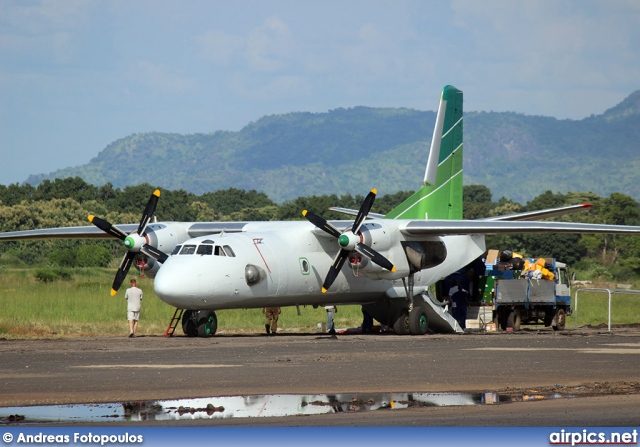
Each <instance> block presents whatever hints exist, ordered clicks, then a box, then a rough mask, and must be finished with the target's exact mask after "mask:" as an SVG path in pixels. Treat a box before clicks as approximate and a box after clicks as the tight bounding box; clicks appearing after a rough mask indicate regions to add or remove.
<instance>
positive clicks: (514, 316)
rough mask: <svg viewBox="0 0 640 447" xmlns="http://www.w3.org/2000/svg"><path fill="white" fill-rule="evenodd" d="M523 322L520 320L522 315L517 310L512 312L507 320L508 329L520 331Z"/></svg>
mask: <svg viewBox="0 0 640 447" xmlns="http://www.w3.org/2000/svg"><path fill="white" fill-rule="evenodd" d="M521 322H522V320H521V319H520V313H519V312H518V311H517V310H512V311H511V312H509V317H508V318H507V327H510V328H511V329H513V330H514V331H519V330H520V323H521Z"/></svg>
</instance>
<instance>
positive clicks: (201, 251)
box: [196, 245, 213, 255]
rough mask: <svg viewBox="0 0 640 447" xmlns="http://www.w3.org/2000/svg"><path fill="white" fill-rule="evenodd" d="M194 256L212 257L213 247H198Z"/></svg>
mask: <svg viewBox="0 0 640 447" xmlns="http://www.w3.org/2000/svg"><path fill="white" fill-rule="evenodd" d="M196 254H199V255H212V254H213V245H198V251H197V252H196Z"/></svg>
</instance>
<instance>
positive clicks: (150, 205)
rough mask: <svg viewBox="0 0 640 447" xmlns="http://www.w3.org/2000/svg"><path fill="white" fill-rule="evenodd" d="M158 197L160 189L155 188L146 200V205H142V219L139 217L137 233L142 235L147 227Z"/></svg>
mask: <svg viewBox="0 0 640 447" xmlns="http://www.w3.org/2000/svg"><path fill="white" fill-rule="evenodd" d="M159 198H160V190H159V189H156V190H155V191H153V194H151V197H150V198H149V201H148V202H147V206H145V207H144V211H143V212H142V219H140V225H138V234H139V235H140V236H142V234H143V233H144V230H145V229H146V228H147V224H148V223H149V221H150V220H151V217H152V216H153V213H155V211H156V206H157V205H158V199H159Z"/></svg>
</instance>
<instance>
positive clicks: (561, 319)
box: [553, 309, 567, 331]
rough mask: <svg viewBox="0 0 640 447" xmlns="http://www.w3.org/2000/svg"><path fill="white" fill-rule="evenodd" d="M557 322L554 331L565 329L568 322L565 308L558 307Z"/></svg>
mask: <svg viewBox="0 0 640 447" xmlns="http://www.w3.org/2000/svg"><path fill="white" fill-rule="evenodd" d="M555 320H556V324H555V325H554V326H553V330H554V331H564V325H565V323H566V322H567V313H566V312H565V311H564V309H558V311H557V312H556V318H555Z"/></svg>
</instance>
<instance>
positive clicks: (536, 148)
mask: <svg viewBox="0 0 640 447" xmlns="http://www.w3.org/2000/svg"><path fill="white" fill-rule="evenodd" d="M434 122H435V112H433V111H420V110H415V109H407V108H373V107H365V106H358V107H353V108H348V109H344V108H338V109H333V110H330V111H328V112H322V113H311V112H291V113H286V114H280V115H267V116H264V117H261V118H260V119H258V120H256V121H253V122H250V123H248V124H247V125H246V126H245V127H243V128H242V129H241V130H239V131H237V132H232V131H221V130H220V131H215V132H211V133H197V134H188V135H183V134H176V133H162V132H150V133H141V134H133V135H129V136H127V137H123V138H120V139H118V140H116V141H114V142H112V143H111V144H109V145H108V146H107V147H105V148H104V149H103V150H102V151H100V152H99V153H98V155H97V156H96V157H94V158H93V159H91V160H90V161H89V163H87V164H85V165H82V166H76V167H70V168H65V169H61V170H58V171H55V172H52V173H49V174H39V175H32V176H29V178H28V179H27V180H26V182H27V183H30V184H37V183H39V182H41V181H42V180H44V179H54V178H65V177H75V176H79V177H81V178H83V179H84V180H85V181H86V182H88V183H92V184H95V185H102V184H105V183H107V182H109V183H111V184H112V185H113V186H114V187H125V186H128V185H136V184H140V183H150V184H152V185H156V186H157V187H160V188H164V189H173V190H176V189H184V190H186V191H189V192H193V193H195V194H202V193H204V192H208V191H215V190H218V189H227V188H239V189H245V190H250V189H255V190H257V191H259V192H265V193H266V194H267V195H268V196H269V197H270V198H271V199H272V200H274V201H276V202H282V201H286V200H292V199H294V198H296V197H299V196H310V195H322V194H346V193H351V194H354V195H355V194H363V193H364V192H366V191H368V190H369V189H371V188H373V187H376V188H377V189H378V190H379V191H380V193H382V194H391V193H395V192H397V191H400V190H415V189H417V188H418V187H419V186H420V184H421V179H422V176H423V173H424V166H425V164H426V160H427V156H428V148H429V144H430V140H431V134H432V130H433V125H434ZM464 131H465V137H464V138H465V152H464V171H465V172H464V175H465V182H464V183H465V184H483V185H486V186H487V187H489V189H490V190H491V192H492V193H493V196H494V199H497V198H500V197H506V198H509V199H512V200H515V201H520V202H523V201H528V200H530V199H532V198H533V197H535V196H537V195H539V194H540V193H542V192H544V191H546V190H551V191H553V192H563V193H565V192H569V191H591V192H595V193H597V194H599V195H603V196H607V195H609V194H611V193H612V192H622V193H624V194H627V195H630V196H632V197H634V198H635V199H636V200H640V185H638V182H637V181H636V173H637V172H639V171H638V168H640V151H639V150H638V149H639V148H638V143H637V142H638V141H640V90H638V91H636V92H633V93H632V94H631V95H629V96H628V97H627V98H625V99H624V100H623V101H621V102H620V103H619V104H617V105H615V106H613V107H611V108H610V109H608V110H606V111H605V112H604V113H603V114H601V115H596V116H594V115H592V116H590V117H588V118H584V119H582V120H567V119H565V120H558V119H556V118H552V117H544V116H529V115H524V114H519V113H515V112H466V113H465V127H464ZM123 166H127V167H129V168H127V169H123V168H122V167H123ZM131 167H134V168H131Z"/></svg>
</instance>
